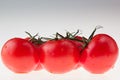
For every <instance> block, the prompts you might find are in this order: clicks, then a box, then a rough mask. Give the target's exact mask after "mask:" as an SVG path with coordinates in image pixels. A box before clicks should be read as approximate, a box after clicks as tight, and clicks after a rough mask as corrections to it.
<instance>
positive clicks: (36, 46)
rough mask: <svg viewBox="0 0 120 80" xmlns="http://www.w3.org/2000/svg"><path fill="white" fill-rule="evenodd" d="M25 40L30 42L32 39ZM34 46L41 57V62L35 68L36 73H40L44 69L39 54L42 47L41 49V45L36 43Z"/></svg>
mask: <svg viewBox="0 0 120 80" xmlns="http://www.w3.org/2000/svg"><path fill="white" fill-rule="evenodd" d="M25 40H27V41H29V40H30V37H27V38H25ZM32 44H33V46H34V47H35V48H36V50H37V51H38V55H39V62H38V64H37V66H36V67H35V69H34V71H39V70H41V69H42V65H41V63H40V52H39V49H40V47H41V44H39V45H36V44H34V43H32Z"/></svg>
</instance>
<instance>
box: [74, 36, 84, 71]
mask: <svg viewBox="0 0 120 80" xmlns="http://www.w3.org/2000/svg"><path fill="white" fill-rule="evenodd" d="M75 39H77V40H72V41H73V43H75V45H76V46H77V47H78V48H79V54H81V52H82V50H83V45H84V44H83V42H81V40H82V37H81V36H75ZM80 67H81V63H80V62H78V64H77V65H76V67H75V69H78V68H80Z"/></svg>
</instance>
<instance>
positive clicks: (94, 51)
mask: <svg viewBox="0 0 120 80" xmlns="http://www.w3.org/2000/svg"><path fill="white" fill-rule="evenodd" d="M117 57H118V46H117V44H116V42H115V40H114V39H113V38H112V37H110V36H109V35H107V34H97V35H95V36H94V37H93V38H92V39H91V41H90V42H89V44H88V45H87V46H86V47H85V49H84V50H83V52H82V54H81V58H80V61H81V63H82V64H83V67H84V68H85V69H86V70H87V71H89V72H91V73H94V74H102V73H105V72H106V71H108V70H109V69H111V68H112V67H113V66H114V64H115V62H116V60H117Z"/></svg>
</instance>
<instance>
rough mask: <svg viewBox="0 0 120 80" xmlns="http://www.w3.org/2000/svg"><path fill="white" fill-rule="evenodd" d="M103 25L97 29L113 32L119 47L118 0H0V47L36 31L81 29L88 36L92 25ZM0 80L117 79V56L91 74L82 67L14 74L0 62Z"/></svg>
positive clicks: (119, 64) (119, 67) (119, 75)
mask: <svg viewBox="0 0 120 80" xmlns="http://www.w3.org/2000/svg"><path fill="white" fill-rule="evenodd" d="M97 25H101V26H103V27H104V28H103V29H100V30H98V31H97V32H96V33H106V34H109V35H110V36H112V37H113V38H114V39H115V40H116V42H117V43H118V46H119V47H120V0H0V50H1V48H2V45H3V44H4V43H5V42H6V41H7V40H8V39H10V38H13V37H23V38H24V37H26V36H27V35H26V34H25V33H24V31H28V32H30V33H31V34H36V33H38V32H39V34H40V35H42V36H51V35H52V34H54V33H55V32H60V33H62V34H64V33H65V30H69V31H72V32H73V31H76V30H77V29H80V30H81V31H82V35H84V36H86V37H88V36H89V35H90V34H91V32H92V30H93V29H94V28H95V26H97ZM0 79H1V80H113V79H114V80H119V79H120V58H118V60H117V62H116V64H115V67H114V68H113V69H111V70H110V71H108V72H107V73H105V74H102V75H93V74H90V73H88V72H87V71H85V70H84V69H83V68H80V69H78V70H73V71H71V72H69V73H66V74H61V75H58V74H56V75H55V74H50V73H48V72H47V71H45V70H41V71H38V72H31V73H29V74H14V73H13V72H11V71H9V70H8V69H7V68H6V67H5V66H4V65H3V64H2V62H1V58H0Z"/></svg>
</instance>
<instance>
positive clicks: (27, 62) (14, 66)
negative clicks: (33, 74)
mask: <svg viewBox="0 0 120 80" xmlns="http://www.w3.org/2000/svg"><path fill="white" fill-rule="evenodd" d="M1 57H2V61H3V63H4V64H5V66H6V67H7V68H8V69H10V70H11V71H13V72H15V73H27V72H30V71H32V70H34V69H35V68H36V66H37V64H38V62H39V56H38V52H37V50H36V48H35V47H34V46H33V44H32V43H31V42H29V41H27V40H25V39H22V38H12V39H10V40H8V41H7V42H6V43H5V44H4V45H3V47H2V51H1Z"/></svg>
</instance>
